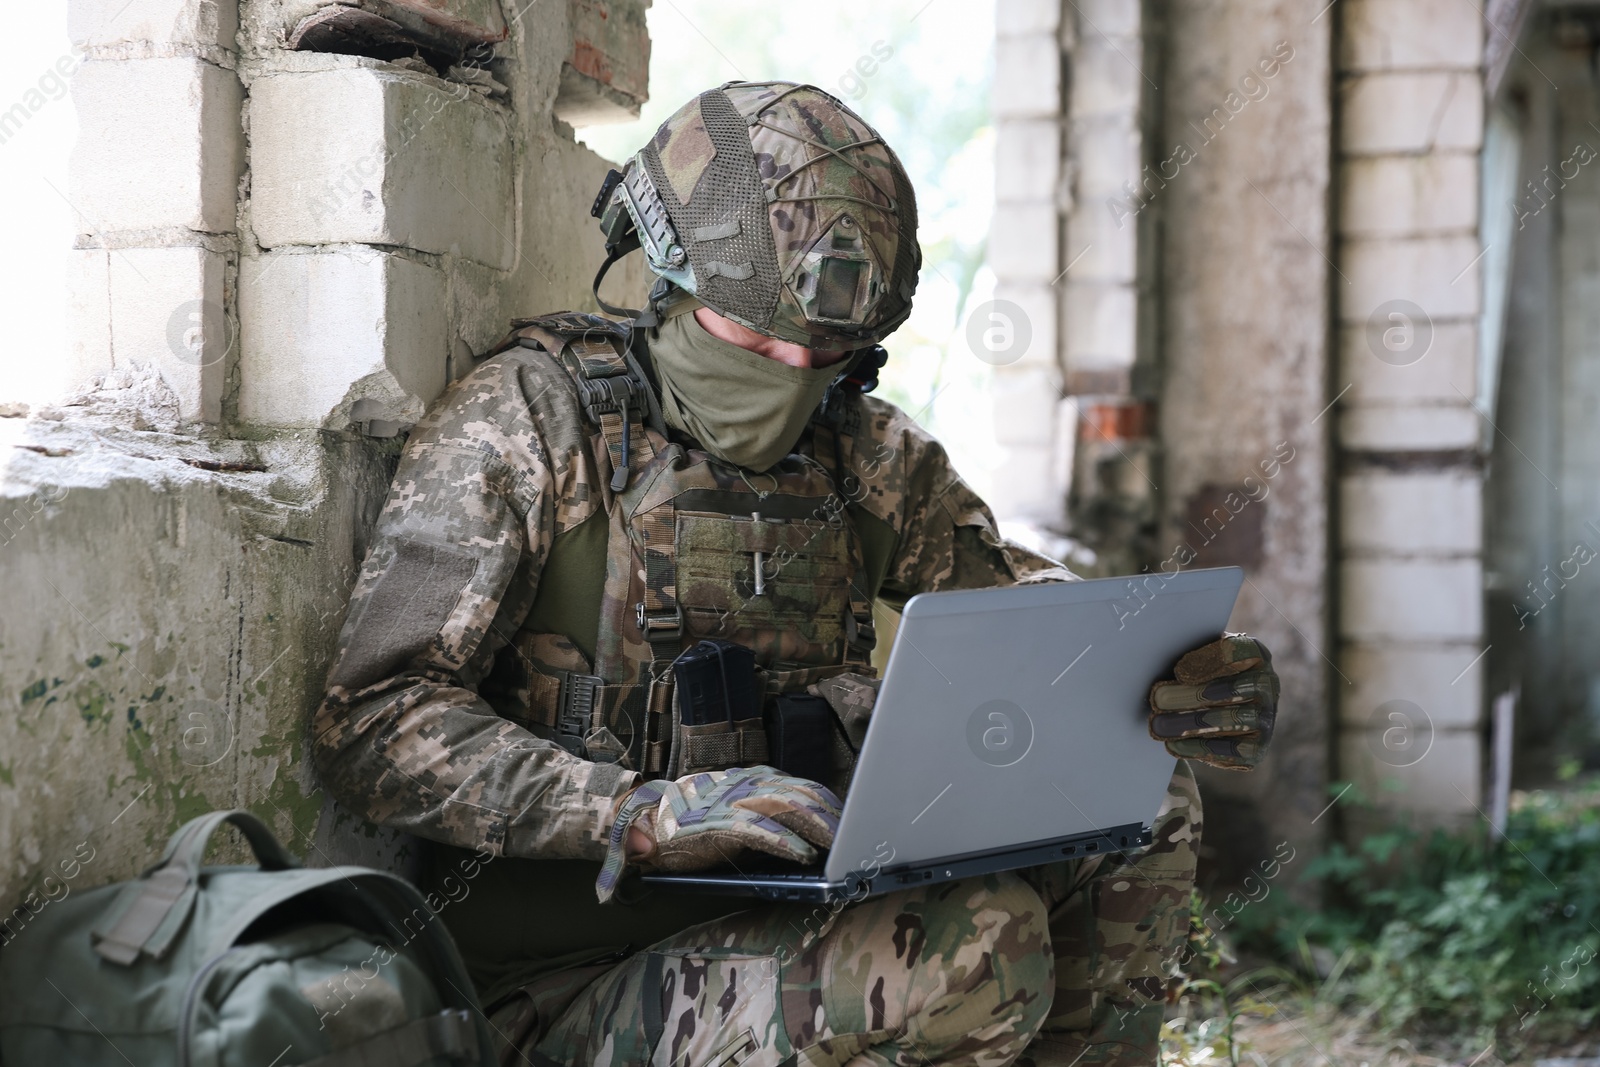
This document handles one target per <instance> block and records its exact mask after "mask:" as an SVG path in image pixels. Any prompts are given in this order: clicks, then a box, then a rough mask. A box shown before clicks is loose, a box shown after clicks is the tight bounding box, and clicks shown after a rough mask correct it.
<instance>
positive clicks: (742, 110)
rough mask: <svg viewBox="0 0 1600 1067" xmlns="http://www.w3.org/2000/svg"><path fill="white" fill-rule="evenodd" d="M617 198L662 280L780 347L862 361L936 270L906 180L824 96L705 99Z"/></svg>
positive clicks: (727, 92)
mask: <svg viewBox="0 0 1600 1067" xmlns="http://www.w3.org/2000/svg"><path fill="white" fill-rule="evenodd" d="M613 197H614V198H615V199H616V200H617V201H619V202H620V203H621V204H622V205H623V206H625V207H626V209H627V211H628V214H629V215H630V216H632V219H633V223H634V225H635V226H636V227H637V228H638V231H639V235H640V239H641V243H642V244H643V245H644V249H645V254H646V258H647V259H648V261H649V264H650V268H651V270H653V271H654V272H655V273H656V274H658V275H660V276H661V277H663V278H666V279H668V280H669V281H671V282H673V283H674V284H675V285H677V286H678V287H679V288H681V289H684V290H685V291H687V292H689V293H692V294H694V295H695V296H696V297H697V298H698V299H699V300H700V301H701V303H703V304H705V305H706V306H708V307H710V308H711V309H712V310H714V311H716V312H717V313H719V314H721V315H725V316H727V317H728V318H730V319H733V320H734V321H736V322H740V323H742V324H744V325H745V326H748V327H750V328H751V329H753V330H757V331H759V332H761V333H764V334H767V335H768V336H771V337H777V338H780V339H782V340H785V341H789V342H792V343H794V344H798V345H804V346H805V347H807V348H813V349H819V350H824V351H848V350H851V349H857V348H863V347H866V346H868V345H871V344H873V343H875V342H877V341H879V340H882V339H883V338H884V337H885V336H887V335H888V334H889V333H891V332H893V331H894V330H895V329H896V328H897V327H898V326H899V325H900V324H901V323H902V322H904V321H905V320H906V317H907V316H908V315H909V314H910V312H911V298H912V295H913V293H914V292H915V290H916V284H917V271H918V269H919V268H920V266H921V259H922V257H921V253H920V251H919V249H918V247H917V241H916V229H917V209H916V200H915V197H914V195H913V193H912V190H911V183H910V180H909V179H908V178H907V177H906V173H905V168H904V167H903V166H901V164H900V160H899V159H898V158H897V157H896V156H895V154H894V152H893V151H891V150H890V148H889V146H888V145H886V144H885V143H884V142H883V138H882V137H880V136H879V135H878V133H877V131H876V130H874V129H873V128H872V127H871V126H869V125H867V124H866V123H865V122H863V121H862V120H861V118H860V117H859V116H857V115H856V114H855V113H853V112H852V111H851V110H850V109H849V108H847V107H845V106H844V104H842V103H840V102H839V101H838V100H837V99H835V98H834V97H832V96H830V95H829V94H827V93H825V92H823V91H822V90H821V89H818V88H816V87H815V86H811V85H799V84H795V83H792V82H729V83H728V84H726V85H723V86H720V87H719V88H716V89H710V90H707V91H706V92H704V93H701V94H700V95H699V96H698V97H696V98H695V99H694V100H691V101H690V102H689V103H688V104H686V105H685V106H684V107H682V108H680V109H679V110H678V111H677V112H676V113H674V114H673V115H672V116H671V117H669V118H668V119H667V120H666V121H665V122H663V123H662V124H661V127H660V128H659V129H658V130H657V131H656V134H655V136H654V137H652V138H651V140H650V142H649V143H648V144H647V145H645V146H644V148H643V149H641V150H640V151H639V152H638V154H636V155H635V156H634V157H633V158H632V159H630V160H629V161H628V164H627V167H626V171H625V175H624V178H623V180H622V182H621V183H620V184H619V185H618V186H617V189H616V191H615V192H614V193H613Z"/></svg>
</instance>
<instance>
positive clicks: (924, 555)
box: [855, 397, 1077, 608]
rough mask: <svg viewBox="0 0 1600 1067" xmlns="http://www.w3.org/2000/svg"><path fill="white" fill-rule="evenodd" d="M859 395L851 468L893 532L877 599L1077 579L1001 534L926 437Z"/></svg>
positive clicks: (896, 412) (894, 411)
mask: <svg viewBox="0 0 1600 1067" xmlns="http://www.w3.org/2000/svg"><path fill="white" fill-rule="evenodd" d="M861 399H862V422H863V430H864V433H863V437H862V439H860V440H858V441H857V443H856V446H855V456H856V460H855V466H856V468H857V471H858V473H859V474H860V476H861V478H862V481H863V484H864V485H865V486H866V488H867V492H866V494H865V496H864V498H863V503H864V504H865V506H867V507H868V509H869V510H872V511H875V512H877V513H878V514H879V517H880V518H883V519H884V520H885V521H887V522H888V523H889V525H890V526H891V527H892V528H894V529H895V531H896V532H897V534H898V540H897V543H896V545H895V550H894V553H893V555H892V556H891V558H890V561H889V568H888V571H887V573H886V574H885V576H884V582H883V587H882V589H881V590H880V591H879V597H880V599H882V600H884V601H886V602H887V603H888V604H889V605H890V606H892V607H896V608H898V607H900V606H902V605H903V604H904V603H905V601H906V600H907V599H909V598H910V597H912V596H914V595H916V594H917V593H924V592H932V591H934V590H938V589H979V588H985V587H989V586H996V585H1015V584H1020V583H1025V582H1062V581H1073V580H1075V579H1076V577H1077V576H1076V575H1074V574H1073V573H1072V572H1071V571H1069V570H1067V568H1066V567H1064V566H1062V565H1061V564H1060V563H1058V562H1056V561H1055V560H1053V559H1050V558H1049V557H1047V556H1042V555H1040V554H1039V553H1037V552H1034V551H1032V550H1030V549H1027V548H1024V547H1023V546H1022V545H1019V544H1017V543H1016V542H1015V541H1008V540H1006V539H1005V538H1003V537H1001V536H1000V531H999V527H998V524H997V523H996V522H995V518H994V513H993V512H991V511H990V510H989V506H988V505H987V504H985V503H984V502H983V500H982V498H980V497H979V496H978V494H977V493H975V492H973V491H972V487H971V486H969V485H967V483H966V482H964V481H963V480H962V479H961V476H960V475H958V474H957V473H956V472H955V468H953V467H952V466H951V465H950V457H949V455H948V454H947V453H946V452H945V450H944V446H943V445H941V444H940V443H939V442H938V441H937V440H935V439H934V437H933V436H932V435H931V434H929V433H928V432H927V431H926V430H924V429H923V428H922V427H920V426H918V425H917V424H916V422H915V421H913V420H912V419H911V418H910V417H908V416H907V415H906V414H905V413H904V412H902V411H901V410H900V409H899V408H897V407H895V406H894V405H892V404H889V403H887V402H885V401H882V400H878V399H876V398H873V397H862V398H861Z"/></svg>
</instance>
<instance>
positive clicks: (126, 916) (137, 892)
mask: <svg viewBox="0 0 1600 1067" xmlns="http://www.w3.org/2000/svg"><path fill="white" fill-rule="evenodd" d="M223 823H230V824H232V825H233V826H235V827H237V828H238V829H239V831H240V832H241V833H243V834H244V839H245V841H247V842H248V843H249V845H250V851H251V852H253V853H255V857H256V862H257V863H259V864H260V865H261V869H262V870H265V871H285V870H289V869H291V868H294V867H298V866H300V863H299V861H298V860H296V859H295V858H294V857H293V856H291V855H290V854H289V852H288V851H287V850H286V849H284V847H283V845H282V844H280V843H279V842H278V839H277V838H276V837H275V836H273V833H272V830H271V829H270V828H268V826H267V824H266V823H264V822H262V821H261V820H260V819H258V818H256V817H255V816H254V815H252V814H251V813H250V812H248V811H244V810H242V809H239V810H234V811H213V812H211V813H209V814H207V815H202V816H200V817H199V818H197V819H191V820H189V821H188V822H186V823H184V824H183V826H181V827H179V828H178V832H177V833H175V834H173V835H172V838H171V839H170V840H169V841H168V842H167V850H166V852H164V853H162V856H161V859H159V860H157V861H156V863H155V864H153V865H152V866H151V867H149V868H148V869H146V871H145V872H144V874H142V875H140V876H139V877H138V878H137V879H135V880H134V881H132V882H129V883H128V884H127V885H126V886H124V887H123V889H122V891H121V892H120V893H118V894H117V896H116V899H115V900H113V901H112V903H111V907H109V908H107V909H106V911H105V913H104V914H103V915H101V916H100V921H99V922H97V923H95V925H94V927H93V928H92V929H91V930H90V931H89V936H90V938H91V940H92V942H93V944H94V950H95V952H96V953H97V954H98V955H99V956H100V957H101V958H102V959H105V960H109V961H110V962H112V963H116V964H121V965H122V966H124V967H127V966H131V965H132V964H133V963H134V962H135V961H136V960H137V959H138V958H139V956H140V955H141V954H145V955H149V956H152V957H154V958H156V959H160V958H161V957H162V956H164V955H165V954H166V952H167V950H168V949H169V948H171V947H172V943H173V941H174V940H175V939H176V938H177V936H178V932H179V931H180V930H182V929H183V924H184V921H185V920H186V919H188V917H189V912H190V911H191V910H192V909H193V907H194V898H195V894H196V892H198V889H199V882H200V864H201V861H202V860H204V859H205V854H206V846H207V845H208V844H209V843H210V842H211V835H212V834H214V833H216V832H217V829H218V827H220V826H221V825H222V824H223Z"/></svg>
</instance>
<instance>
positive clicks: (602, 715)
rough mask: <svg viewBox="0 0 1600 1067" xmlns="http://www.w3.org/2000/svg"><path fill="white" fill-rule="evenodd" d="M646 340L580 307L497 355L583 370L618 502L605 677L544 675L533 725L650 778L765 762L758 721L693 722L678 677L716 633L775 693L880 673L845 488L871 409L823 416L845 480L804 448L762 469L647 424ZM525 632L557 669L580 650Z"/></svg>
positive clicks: (516, 335) (584, 403)
mask: <svg viewBox="0 0 1600 1067" xmlns="http://www.w3.org/2000/svg"><path fill="white" fill-rule="evenodd" d="M633 343H634V342H633V331H631V330H630V328H629V327H628V326H627V325H626V324H623V323H617V322H613V321H611V320H609V319H604V318H600V317H599V316H595V315H588V314H582V313H577V312H563V313H558V314H554V315H545V316H541V317H539V318H534V319H518V320H514V321H513V323H512V333H511V334H510V336H509V337H508V338H507V339H506V340H505V341H503V342H502V343H501V344H500V346H499V347H497V348H496V349H495V351H496V352H499V351H504V350H506V349H508V348H511V347H513V346H521V347H524V348H531V349H536V350H541V351H543V352H546V353H549V354H550V356H551V358H552V359H554V360H556V361H557V362H558V363H559V364H560V366H561V367H562V368H563V369H564V370H565V371H566V372H567V373H568V374H569V375H570V376H571V377H572V380H573V382H574V384H575V385H576V387H577V392H578V398H579V402H580V404H581V407H582V410H583V413H584V418H585V419H586V421H587V422H588V423H589V426H590V429H591V432H592V434H595V435H597V436H598V437H599V439H601V440H603V442H604V445H605V447H604V449H603V452H604V456H605V458H606V459H605V462H603V463H602V468H603V469H602V474H606V473H609V476H610V477H609V485H610V488H611V492H612V494H613V496H612V500H611V504H610V507H609V509H608V512H607V516H606V520H607V532H606V576H605V592H604V597H603V602H602V606H601V612H600V627H599V640H598V643H597V646H596V651H595V657H594V663H593V673H592V674H588V673H583V672H581V671H577V670H542V671H534V672H530V677H529V692H528V694H527V696H528V704H529V707H530V716H531V722H530V723H529V726H530V728H531V729H533V730H534V732H535V733H538V734H540V735H541V736H544V737H547V738H550V739H552V740H555V741H557V742H558V743H560V744H561V745H562V746H563V747H565V748H567V749H568V750H569V751H572V752H574V753H575V754H578V755H581V756H584V757H585V758H588V759H592V760H598V761H605V762H613V761H614V762H622V763H624V764H625V765H627V766H629V767H631V768H633V769H636V770H639V771H641V772H642V773H643V774H644V775H645V776H646V777H649V778H656V777H666V778H674V777H678V776H680V775H683V774H688V773H694V772H696V771H701V770H708V769H719V768H723V767H730V766H749V765H751V764H756V763H763V762H766V761H767V738H766V735H765V732H764V730H763V729H762V724H761V720H760V719H759V718H756V719H745V720H735V721H730V722H724V723H711V724H706V725H697V726H687V725H685V724H684V723H683V722H682V717H681V714H680V711H679V706H678V701H677V700H676V699H675V693H674V691H673V690H674V687H673V673H672V670H671V668H672V665H673V663H674V661H675V660H677V658H678V657H679V655H680V654H681V653H682V652H683V651H684V650H685V649H687V648H689V647H691V646H693V645H694V644H695V643H696V642H698V641H700V640H702V639H704V638H710V637H715V638H721V639H724V640H728V641H734V642H737V643H738V644H741V645H745V646H747V647H749V648H751V649H753V650H754V652H755V655H756V662H757V665H758V670H757V678H758V684H759V685H761V686H762V687H763V688H764V691H765V693H766V694H767V698H768V699H771V698H772V697H775V696H776V695H777V694H780V693H790V692H794V691H796V690H803V689H805V688H806V687H807V686H809V685H811V684H813V683H815V682H818V681H821V680H823V679H826V678H829V677H832V676H835V675H838V674H842V673H846V672H850V673H857V674H863V675H871V674H872V671H873V668H872V666H871V656H872V649H873V646H874V642H875V634H874V631H873V622H872V595H871V589H870V587H869V583H868V580H867V575H866V570H865V567H864V563H863V559H862V549H861V543H860V538H859V537H858V536H857V534H856V531H855V530H854V528H853V526H852V524H851V523H850V521H849V520H848V518H847V516H846V513H845V503H846V502H845V497H844V496H843V495H841V493H840V491H839V480H840V476H841V472H842V467H843V458H842V457H844V456H846V455H848V454H850V448H851V443H852V437H853V435H854V434H855V433H856V432H857V431H858V429H859V427H858V423H857V421H856V420H857V419H858V414H857V413H858V410H859V409H858V407H857V406H856V405H854V404H835V405H830V406H831V407H832V408H833V409H834V410H832V411H831V412H829V413H828V414H827V415H823V414H821V413H819V414H818V415H817V416H815V417H814V418H813V420H812V424H811V429H812V441H813V451H814V452H815V454H816V455H817V456H823V457H827V458H829V459H831V460H833V470H829V469H828V467H827V466H826V465H825V464H824V463H823V462H822V461H820V460H818V459H816V458H813V456H810V455H802V454H798V453H796V454H791V455H790V456H788V457H786V458H785V459H784V460H782V461H781V462H779V463H778V464H777V466H775V467H774V468H773V469H772V470H770V471H767V472H764V473H761V474H756V473H753V472H750V471H746V470H743V469H741V468H739V467H736V466H734V465H732V464H730V463H727V462H725V461H723V460H720V459H718V458H716V457H714V456H711V455H710V454H708V453H706V452H704V451H701V450H699V449H693V448H686V447H684V446H683V445H681V444H678V443H675V442H669V441H668V440H667V438H666V436H665V435H664V434H663V433H660V432H658V431H657V430H655V429H650V428H647V426H646V417H647V414H648V413H651V412H653V410H654V405H655V402H656V401H655V396H654V393H653V390H652V389H651V386H650V382H649V380H648V378H647V377H646V376H645V374H644V371H643V369H642V367H641V365H640V364H639V362H638V360H637V358H635V353H634V352H633V350H632V349H631V346H632V344H633ZM656 421H658V420H656ZM597 444H598V442H597ZM596 451H597V452H599V451H601V450H600V449H598V448H597V449H596ZM597 458H598V457H597ZM607 467H608V468H609V469H608V470H607V469H606V468H607ZM518 639H519V640H521V641H523V642H525V643H527V644H529V645H531V646H543V647H539V648H538V649H537V653H538V654H537V655H533V656H530V657H529V658H530V659H532V660H537V661H540V662H543V663H546V664H549V663H551V662H553V661H559V659H560V652H561V649H560V646H563V645H565V647H566V648H567V649H568V650H569V652H568V655H571V654H572V653H571V652H570V647H571V646H570V642H569V641H566V639H565V638H564V637H562V636H561V635H554V634H519V635H518ZM841 758H846V759H847V757H844V756H841Z"/></svg>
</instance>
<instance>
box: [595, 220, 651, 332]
mask: <svg viewBox="0 0 1600 1067" xmlns="http://www.w3.org/2000/svg"><path fill="white" fill-rule="evenodd" d="M638 247H639V235H638V234H636V233H635V234H629V235H628V237H626V238H624V239H623V240H621V241H618V242H617V243H616V244H613V245H606V258H605V262H604V263H601V264H600V269H599V270H598V271H596V272H595V276H594V284H593V286H592V287H591V288H592V289H593V291H594V302H595V303H596V304H599V305H600V309H601V310H602V311H604V312H605V313H606V314H608V315H615V316H617V317H618V318H623V319H637V318H638V317H639V311H638V310H637V309H635V308H625V307H617V306H616V305H615V304H608V303H606V299H605V297H603V296H601V295H600V283H601V281H603V280H604V279H605V276H606V271H608V270H610V269H611V265H612V264H613V263H615V262H616V261H617V260H619V259H621V258H622V257H623V256H625V255H627V254H628V253H629V252H632V251H633V250H634V249H635V248H638Z"/></svg>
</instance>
